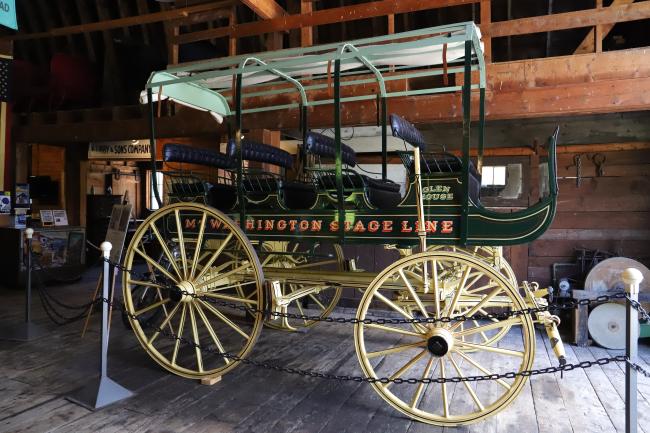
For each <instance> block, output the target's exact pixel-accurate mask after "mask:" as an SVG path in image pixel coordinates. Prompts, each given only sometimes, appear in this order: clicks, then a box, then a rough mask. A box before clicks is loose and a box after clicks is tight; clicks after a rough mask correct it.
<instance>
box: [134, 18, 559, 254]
mask: <svg viewBox="0 0 650 433" xmlns="http://www.w3.org/2000/svg"><path fill="white" fill-rule="evenodd" d="M443 45H445V46H446V47H445V50H444V51H446V54H443V55H447V56H452V58H451V59H449V60H448V59H445V68H444V70H441V69H439V68H437V69H436V68H431V67H430V64H435V63H440V62H438V61H436V60H435V59H436V57H435V56H436V55H439V54H440V53H439V51H435V50H434V51H431V52H429V51H427V50H428V47H438V48H440V47H441V46H443ZM449 53H451V54H449ZM399 56H403V57H404V60H403V61H401V62H400V61H399ZM409 56H411V57H409ZM423 56H430V57H432V59H433V60H431V62H430V63H428V64H420V63H422V60H421V58H422V57H423ZM395 57H397V58H398V60H394V59H395ZM412 57H413V58H415V59H416V60H415V61H414V60H413V59H412ZM418 59H420V60H418ZM447 61H449V65H447V64H446V62H447ZM418 62H419V63H418ZM414 63H415V64H416V65H415V66H414V65H413V64H414ZM324 65H326V66H324ZM325 67H326V68H327V69H328V71H327V75H326V74H325V73H324V72H323V68H325ZM331 69H333V75H334V77H333V78H334V89H333V98H330V99H318V100H310V99H309V96H310V92H312V91H318V90H322V89H323V88H324V87H325V86H328V84H314V83H318V81H317V80H315V78H319V77H320V78H323V79H324V78H325V77H327V78H329V75H330V73H331V72H330V70H331ZM451 72H455V73H458V72H461V73H462V74H463V75H462V77H463V84H462V85H456V86H451V85H445V86H443V87H431V88H426V89H417V90H392V89H391V88H390V86H388V84H390V82H391V81H393V80H396V79H398V78H404V77H406V78H410V77H429V78H430V79H433V78H436V76H440V75H442V74H447V73H451ZM473 72H474V74H473ZM473 76H474V77H473ZM233 77H234V81H235V82H236V87H235V92H234V97H233V98H232V99H233V100H234V104H233V106H232V107H231V106H230V105H229V103H228V98H226V97H224V96H222V95H221V94H220V93H219V92H220V91H229V90H230V88H231V86H232V83H233ZM476 78H478V81H477V82H473V80H476ZM278 80H279V81H278ZM445 81H446V80H445ZM278 82H280V83H285V84H286V83H288V84H289V86H286V87H280V88H273V89H269V88H268V87H264V86H265V85H266V86H268V84H269V83H270V84H277V83H278ZM352 84H376V89H377V90H378V93H372V92H371V93H369V94H355V95H354V96H342V95H341V93H342V90H344V89H345V88H346V87H347V86H349V85H352ZM485 87H486V79H485V63H484V59H483V52H482V48H481V44H480V34H479V31H478V28H477V27H476V26H475V25H474V24H473V23H461V24H456V25H449V26H441V27H434V28H429V29H422V30H417V31H412V32H408V33H402V34H396V35H389V36H382V37H375V38H368V39H363V40H358V41H352V42H348V43H345V44H330V45H325V46H317V47H309V48H300V49H287V50H281V51H275V52H268V53H262V54H259V55H255V56H251V55H243V56H235V57H229V58H226V59H218V60H212V61H207V62H201V63H198V64H193V65H189V66H178V67H171V68H169V69H167V70H166V71H163V72H156V73H154V74H152V76H151V78H150V79H149V81H148V83H147V91H146V92H147V93H146V100H147V101H148V102H149V105H150V110H151V145H152V149H154V151H152V158H155V155H156V152H155V145H156V143H155V128H154V115H153V113H154V105H153V103H154V99H162V98H163V97H165V98H170V99H171V100H174V101H176V102H178V103H181V104H183V105H187V106H190V107H193V108H196V109H200V110H204V111H208V112H210V113H211V114H212V115H213V116H214V117H215V118H216V119H217V120H219V121H221V120H223V119H224V118H226V119H231V120H232V123H234V130H235V134H234V135H235V137H234V141H235V143H236V146H237V155H238V157H239V158H238V162H237V167H236V168H233V169H232V170H230V174H231V182H232V183H233V185H234V186H235V187H236V188H237V202H236V204H235V206H234V207H232V208H231V209H229V210H226V213H227V214H228V215H229V216H230V217H231V218H232V219H233V220H235V221H236V222H237V223H238V224H239V225H240V227H241V228H242V229H243V230H244V231H245V232H246V235H247V236H248V237H249V238H250V239H251V240H254V241H255V240H257V241H264V240H278V241H290V240H314V241H318V240H325V239H327V240H331V241H334V242H337V243H365V244H391V245H396V246H398V247H409V246H413V245H416V244H417V243H418V242H419V240H420V237H419V236H418V234H422V232H423V231H424V232H426V240H427V242H429V243H431V244H437V245H463V246H466V245H486V246H488V245H494V246H497V245H512V244H521V243H526V242H530V241H532V240H534V239H536V238H537V237H539V236H540V235H541V234H542V233H544V231H545V230H546V229H547V228H548V226H549V225H550V223H551V222H552V220H553V217H554V215H555V209H556V198H557V184H556V182H555V181H554V179H555V176H556V162H555V154H556V140H557V131H556V134H555V135H554V136H553V137H551V138H550V139H549V143H548V175H549V179H550V182H549V184H550V188H549V189H550V191H549V194H548V195H547V196H546V197H545V198H543V199H541V200H540V201H539V203H537V204H535V205H533V206H532V207H529V208H527V209H524V210H519V211H516V212H512V213H502V212H494V211H491V210H489V209H486V208H485V207H483V206H482V205H481V203H480V200H479V199H478V197H471V196H470V192H469V189H470V186H469V183H470V169H469V167H470V165H471V161H470V157H469V154H470V123H471V120H472V113H471V104H470V101H471V96H472V94H473V93H478V99H479V101H478V102H479V105H478V116H477V117H478V121H479V134H478V158H477V162H478V164H477V166H478V167H479V171H480V167H481V166H482V157H483V147H484V144H483V143H484V134H483V130H484V121H485ZM244 89H246V90H247V92H245V91H244ZM449 92H457V93H460V96H461V98H462V108H463V137H462V157H461V158H460V160H461V162H462V169H461V170H459V171H456V172H452V173H423V174H422V175H421V177H420V182H421V197H422V198H421V200H422V209H423V217H424V218H423V222H424V230H421V228H420V223H419V219H418V200H417V199H418V197H417V195H418V189H417V183H418V179H417V177H416V175H415V173H412V172H411V173H410V175H409V179H408V181H407V185H406V194H405V196H404V197H403V198H402V200H401V202H400V203H399V204H398V205H397V206H395V207H392V208H389V209H382V208H377V207H375V206H373V205H372V204H370V203H368V200H367V199H366V198H365V197H366V194H367V192H366V191H365V190H364V188H357V189H352V190H349V189H345V187H344V177H345V173H346V169H345V168H344V166H343V159H342V144H341V119H340V109H341V105H342V104H345V103H348V102H355V101H363V100H371V99H376V100H377V107H378V116H377V117H378V120H379V125H380V126H381V129H382V137H381V142H378V147H381V152H382V178H383V179H386V176H387V174H386V173H387V168H386V167H387V157H388V152H387V144H386V143H387V138H386V136H387V129H388V128H387V110H386V106H387V101H388V100H389V99H390V98H397V97H399V98H408V97H412V98H417V97H420V96H423V95H431V94H436V93H449ZM277 95H281V96H291V97H292V98H294V99H289V100H290V101H293V102H290V103H286V102H287V101H286V98H284V99H282V101H283V103H281V104H277V103H276V104H275V105H274V104H271V105H268V106H263V107H260V106H256V107H252V108H247V106H246V105H245V104H244V100H245V99H247V98H253V97H257V98H260V97H268V98H272V97H273V96H277ZM330 104H331V105H332V106H333V113H332V114H333V126H334V128H333V129H334V142H335V143H336V152H335V157H334V158H333V161H332V162H333V166H334V168H333V169H331V171H330V173H331V175H332V176H333V177H335V179H336V184H335V188H333V189H330V190H320V191H318V199H317V200H316V202H315V204H314V205H313V206H311V207H310V208H308V209H289V208H287V207H286V206H285V205H284V204H283V197H282V191H280V190H277V191H270V192H269V193H268V194H266V196H265V197H264V198H263V199H262V200H259V199H258V198H256V199H253V198H252V197H249V196H248V195H247V193H246V191H245V189H244V187H243V186H242V183H243V182H242V179H245V178H246V175H247V169H246V168H245V167H244V162H243V161H244V158H243V154H242V139H241V137H242V128H243V126H244V125H243V124H242V119H243V115H244V114H248V113H256V112H262V111H272V110H294V109H295V110H299V111H300V115H301V129H302V134H303V139H304V138H305V134H306V132H307V130H308V128H307V116H308V112H309V109H310V108H311V107H315V106H319V105H330ZM379 107H381V108H379ZM407 116H408V115H407ZM378 141H379V140H378ZM406 141H408V140H406ZM400 153H401V154H402V155H400V156H408V155H410V156H411V158H413V156H412V155H413V152H400ZM154 162H155V161H154ZM153 166H154V170H155V164H153ZM154 189H155V197H156V199H157V200H159V202H160V203H162V200H161V199H160V192H159V191H158V190H157V186H156V185H154ZM168 195H169V197H170V198H171V200H172V201H173V200H178V201H183V200H189V201H192V200H197V199H198V200H199V201H200V200H201V197H192V196H190V197H187V196H186V197H183V196H180V197H179V196H174V195H173V194H169V191H168ZM182 218H183V224H184V225H185V227H186V228H187V229H190V230H191V229H192V228H193V227H195V226H197V223H198V221H197V220H196V216H193V215H192V214H184V215H183V216H182ZM242 221H244V223H241V222H242ZM168 226H169V229H170V231H173V230H174V227H175V226H174V224H169V225H168ZM211 231H212V232H218V231H219V228H218V227H214V225H210V224H208V227H207V228H206V233H207V234H209V233H210V232H211Z"/></svg>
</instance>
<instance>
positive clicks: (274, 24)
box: [177, 0, 480, 44]
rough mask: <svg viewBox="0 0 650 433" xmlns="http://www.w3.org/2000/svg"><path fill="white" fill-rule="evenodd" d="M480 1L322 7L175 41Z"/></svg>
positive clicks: (401, 0) (400, 0) (410, 0)
mask: <svg viewBox="0 0 650 433" xmlns="http://www.w3.org/2000/svg"><path fill="white" fill-rule="evenodd" d="M478 2H480V0H381V1H375V2H369V3H362V4H358V5H352V6H343V7H337V8H331V9H323V10H319V11H313V12H309V13H305V14H295V15H287V16H284V17H280V18H272V19H268V20H263V21H255V22H250V23H243V24H238V25H236V26H235V27H232V28H231V27H219V28H216V29H211V30H203V31H198V32H193V33H187V34H183V35H179V36H178V38H177V42H178V43H179V44H185V43H189V42H196V41H203V40H206V39H214V38H221V37H226V36H228V35H229V34H230V33H231V32H233V33H235V34H236V35H237V37H239V38H241V37H246V36H257V35H261V34H265V33H273V32H283V31H287V30H291V29H299V28H303V27H313V26H318V25H323V24H330V23H336V22H347V21H355V20H362V19H366V18H373V17H379V16H385V15H389V14H403V13H408V12H416V11H422V10H426V9H436V8H441V7H448V6H458V5H465V4H472V3H478Z"/></svg>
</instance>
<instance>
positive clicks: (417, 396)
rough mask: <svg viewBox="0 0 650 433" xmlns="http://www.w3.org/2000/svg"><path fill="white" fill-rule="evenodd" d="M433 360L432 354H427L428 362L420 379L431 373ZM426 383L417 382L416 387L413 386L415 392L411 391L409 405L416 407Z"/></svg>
mask: <svg viewBox="0 0 650 433" xmlns="http://www.w3.org/2000/svg"><path fill="white" fill-rule="evenodd" d="M434 361H435V358H434V357H433V356H429V362H427V366H426V367H425V368H424V372H423V373H422V377H421V378H420V379H422V380H424V379H427V378H428V377H429V375H430V374H431V368H432V367H433V362H434ZM425 386H426V384H425V383H424V382H420V383H418V386H417V388H415V392H414V393H413V397H412V398H411V407H412V408H413V409H415V408H416V407H418V403H419V402H420V397H422V392H423V391H424V387H425Z"/></svg>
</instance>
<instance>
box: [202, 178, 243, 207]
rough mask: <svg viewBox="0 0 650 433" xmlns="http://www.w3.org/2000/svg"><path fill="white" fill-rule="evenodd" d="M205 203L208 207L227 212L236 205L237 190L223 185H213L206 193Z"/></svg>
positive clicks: (231, 186)
mask: <svg viewBox="0 0 650 433" xmlns="http://www.w3.org/2000/svg"><path fill="white" fill-rule="evenodd" d="M206 201H207V204H208V205H209V206H212V207H214V208H217V209H219V210H221V211H228V210H230V209H232V208H233V206H235V203H237V188H235V187H234V186H233V185H225V184H223V183H217V184H214V185H212V186H211V187H210V190H209V191H208V194H207V197H206Z"/></svg>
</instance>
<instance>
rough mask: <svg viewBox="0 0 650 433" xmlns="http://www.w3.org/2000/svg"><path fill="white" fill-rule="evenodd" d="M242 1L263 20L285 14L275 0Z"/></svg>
mask: <svg viewBox="0 0 650 433" xmlns="http://www.w3.org/2000/svg"><path fill="white" fill-rule="evenodd" d="M242 3H244V4H245V5H246V6H248V7H249V8H250V9H251V10H252V11H253V12H255V13H256V14H257V15H258V16H259V17H261V18H262V19H265V20H270V19H272V18H280V17H283V16H285V15H286V14H287V11H285V10H284V9H283V8H282V6H280V5H279V4H277V3H276V2H275V0H242Z"/></svg>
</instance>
